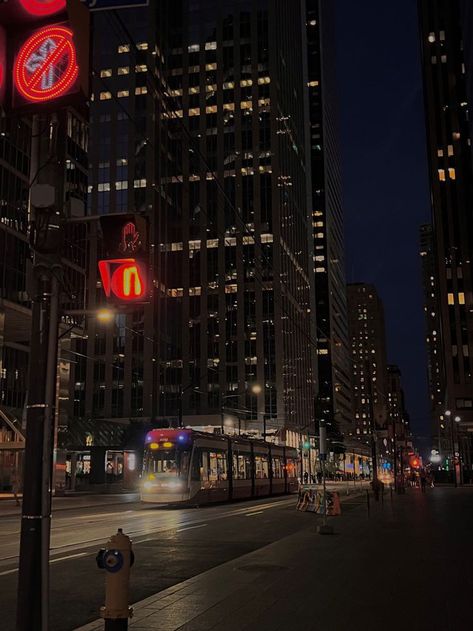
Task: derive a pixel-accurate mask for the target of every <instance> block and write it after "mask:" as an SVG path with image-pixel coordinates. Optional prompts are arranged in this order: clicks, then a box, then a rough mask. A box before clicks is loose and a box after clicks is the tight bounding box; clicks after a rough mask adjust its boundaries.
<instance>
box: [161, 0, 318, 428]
mask: <svg viewBox="0 0 473 631" xmlns="http://www.w3.org/2000/svg"><path fill="white" fill-rule="evenodd" d="M177 4H178V5H180V6H179V9H178V10H176V13H175V18H176V22H175V26H174V28H173V29H172V30H173V32H175V33H176V37H175V41H174V42H173V44H172V50H171V56H170V59H169V67H170V71H169V84H170V89H171V90H172V95H173V96H174V97H175V98H176V100H178V101H179V102H180V103H181V106H180V107H182V109H179V111H178V112H175V115H177V116H178V117H179V118H180V119H182V122H183V124H184V126H185V129H186V130H187V131H186V132H184V133H183V135H182V141H183V144H182V153H183V160H182V172H180V173H177V174H176V182H175V184H174V188H175V191H176V197H178V198H179V203H180V205H181V212H182V218H183V228H184V229H183V234H182V239H181V240H180V241H179V242H177V243H174V244H173V243H168V244H167V246H166V247H167V248H168V250H169V253H168V256H169V259H170V260H171V261H172V262H171V263H170V266H171V267H172V268H175V267H179V268H180V269H181V271H182V277H181V278H179V279H178V283H179V284H178V285H175V286H174V287H173V288H172V290H173V292H174V294H173V295H175V300H176V302H178V303H179V305H180V309H181V318H182V319H181V326H182V331H183V335H182V356H181V358H180V359H178V360H177V363H176V369H175V375H174V379H175V384H176V385H179V384H182V387H183V389H184V392H183V396H182V408H183V411H184V422H185V423H192V424H194V425H205V424H210V425H215V424H220V422H221V421H223V422H224V423H225V424H226V422H227V417H228V419H229V421H230V423H231V422H232V421H231V420H230V419H231V418H232V417H233V418H235V417H238V418H239V419H240V421H239V423H241V421H243V423H244V426H245V427H246V428H247V429H248V428H251V427H253V428H259V430H260V431H261V429H262V427H263V420H265V421H266V426H267V428H270V429H272V430H282V429H289V430H294V431H296V432H297V431H300V430H302V429H303V428H306V427H308V426H309V424H310V423H311V420H312V419H313V402H314V370H313V357H314V355H313V353H314V351H312V355H311V347H312V348H315V343H314V341H313V340H312V338H311V313H310V307H311V299H310V290H311V266H310V264H309V246H308V240H309V236H308V235H309V225H308V209H307V190H308V189H307V183H308V178H309V175H310V174H309V172H308V164H309V162H308V156H307V155H306V153H305V151H306V147H305V140H306V130H307V125H306V111H305V108H304V100H305V92H304V73H303V69H304V63H303V53H304V50H303V43H302V33H303V22H304V15H303V11H302V3H301V2H298V1H297V2H291V3H286V2H280V1H275V0H258V1H257V2H250V1H248V0H235V1H232V2H215V1H211V0H202V1H200V2H187V1H186V2H182V3H177ZM295 42H297V45H294V43H295ZM171 387H172V386H171ZM174 387H176V386H174ZM233 422H234V421H233ZM280 436H282V434H280Z"/></svg>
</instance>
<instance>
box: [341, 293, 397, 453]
mask: <svg viewBox="0 0 473 631" xmlns="http://www.w3.org/2000/svg"><path fill="white" fill-rule="evenodd" d="M347 287H348V324H349V332H350V340H351V351H352V371H353V377H352V379H353V414H354V431H353V436H354V437H355V438H359V439H360V440H362V441H363V442H366V440H368V438H369V437H370V436H371V435H372V433H373V432H374V431H376V430H378V429H380V430H382V429H386V427H387V423H388V406H387V401H388V398H387V359H386V334H385V327H384V309H383V304H382V302H381V299H380V297H379V296H378V293H377V291H376V288H375V287H374V286H373V285H370V284H367V283H353V284H349V285H348V286H347Z"/></svg>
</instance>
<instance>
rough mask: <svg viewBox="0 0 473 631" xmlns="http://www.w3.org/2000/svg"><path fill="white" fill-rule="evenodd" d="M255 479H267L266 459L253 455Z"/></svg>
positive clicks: (265, 457)
mask: <svg viewBox="0 0 473 631" xmlns="http://www.w3.org/2000/svg"><path fill="white" fill-rule="evenodd" d="M255 478H256V479H257V480H262V479H266V478H269V467H268V457H267V456H259V455H258V454H255Z"/></svg>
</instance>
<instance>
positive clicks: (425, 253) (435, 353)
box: [420, 224, 451, 454]
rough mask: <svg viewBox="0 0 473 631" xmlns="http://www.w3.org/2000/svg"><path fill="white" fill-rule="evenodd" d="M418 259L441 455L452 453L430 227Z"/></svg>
mask: <svg viewBox="0 0 473 631" xmlns="http://www.w3.org/2000/svg"><path fill="white" fill-rule="evenodd" d="M420 256H421V264H422V287H423V291H424V315H425V328H426V338H425V339H426V344H427V358H428V364H427V378H428V384H429V395H430V406H431V408H430V409H431V415H432V426H431V427H432V440H433V447H434V448H435V449H437V450H438V451H439V452H440V453H443V454H445V453H448V452H449V451H450V450H451V445H450V431H449V430H450V428H449V427H447V423H446V422H444V418H443V417H444V412H445V399H444V397H445V376H444V362H443V351H442V338H441V322H440V313H439V309H438V306H439V289H438V283H437V272H436V256H435V249H434V234H433V228H432V225H431V224H425V225H423V226H421V228H420Z"/></svg>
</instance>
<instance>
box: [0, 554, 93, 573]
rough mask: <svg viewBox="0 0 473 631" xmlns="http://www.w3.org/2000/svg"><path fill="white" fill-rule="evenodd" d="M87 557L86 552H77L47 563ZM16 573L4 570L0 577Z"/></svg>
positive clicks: (16, 570) (13, 570) (14, 570)
mask: <svg viewBox="0 0 473 631" xmlns="http://www.w3.org/2000/svg"><path fill="white" fill-rule="evenodd" d="M86 556H88V554H87V552H79V553H78V554H70V555H68V556H65V557H60V558H59V559H51V560H50V561H49V563H50V564H51V563H57V562H58V561H67V559H77V558H78V557H86ZM15 572H18V568H17V567H15V568H13V569H12V570H6V571H5V572H0V576H7V574H14V573H15Z"/></svg>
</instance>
